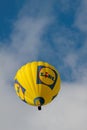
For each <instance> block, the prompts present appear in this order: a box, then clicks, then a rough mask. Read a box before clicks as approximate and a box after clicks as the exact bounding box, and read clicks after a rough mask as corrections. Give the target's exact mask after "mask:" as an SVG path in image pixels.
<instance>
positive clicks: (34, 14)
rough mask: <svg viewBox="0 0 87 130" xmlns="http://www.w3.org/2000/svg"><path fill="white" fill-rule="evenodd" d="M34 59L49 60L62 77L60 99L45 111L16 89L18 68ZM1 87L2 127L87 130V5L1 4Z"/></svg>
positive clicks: (54, 0)
mask: <svg viewBox="0 0 87 130" xmlns="http://www.w3.org/2000/svg"><path fill="white" fill-rule="evenodd" d="M33 60H42V61H46V62H49V63H50V64H52V65H53V66H55V67H56V68H57V69H58V71H59V72H60V76H61V91H60V93H59V96H58V97H57V98H56V99H55V101H54V102H53V103H52V104H49V105H47V106H45V107H43V110H42V112H41V113H38V111H37V109H36V108H33V107H31V106H28V105H25V104H24V103H22V102H21V101H20V100H19V99H18V98H17V96H16V94H15V91H14V88H13V78H14V75H15V72H16V71H17V69H18V68H19V67H20V66H21V65H23V64H25V63H26V62H30V61H33ZM0 86H1V87H0V95H1V99H0V102H1V109H0V115H1V117H0V121H1V122H2V124H1V125H0V128H1V129H3V130H5V129H6V130H14V129H15V130H20V129H21V130H24V129H25V126H26V128H27V129H28V128H29V127H31V129H32V130H33V129H35V128H36V129H38V130H39V129H42V130H43V129H45V130H48V129H50V130H51V129H54V126H56V129H61V130H64V129H65V130H70V129H71V130H73V129H74V130H82V129H84V130H86V129H87V126H86V120H87V93H86V92H87V1H86V0H44V1H41V0H19V1H17V0H15V1H11V0H8V1H6V0H3V1H2V2H0ZM54 106H55V107H54ZM3 113H4V114H3ZM9 113H10V114H9ZM56 113H57V114H56ZM38 114H39V115H38ZM8 119H9V120H8ZM20 121H21V125H20ZM14 122H15V123H14ZM39 122H40V124H39ZM4 123H5V125H4ZM33 123H34V124H33ZM15 124H16V125H15ZM48 124H50V126H49V125H48Z"/></svg>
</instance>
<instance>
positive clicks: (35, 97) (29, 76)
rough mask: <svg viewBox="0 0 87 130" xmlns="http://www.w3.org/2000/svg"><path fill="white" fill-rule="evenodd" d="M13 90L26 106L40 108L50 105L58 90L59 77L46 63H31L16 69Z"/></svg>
mask: <svg viewBox="0 0 87 130" xmlns="http://www.w3.org/2000/svg"><path fill="white" fill-rule="evenodd" d="M14 81H15V82H14V88H15V91H16V94H17V95H18V96H19V97H20V99H21V100H22V101H24V102H26V103H27V104H30V105H33V106H37V107H38V110H41V106H43V105H46V104H48V103H50V102H51V101H52V100H53V99H54V98H55V97H56V96H57V95H58V92H59V90H60V75H59V73H58V72H57V70H56V69H55V68H54V67H53V66H52V65H50V64H48V63H47V62H42V61H33V62H29V63H26V64H25V65H23V66H22V67H21V68H19V69H18V71H17V72H16V75H15V77H14Z"/></svg>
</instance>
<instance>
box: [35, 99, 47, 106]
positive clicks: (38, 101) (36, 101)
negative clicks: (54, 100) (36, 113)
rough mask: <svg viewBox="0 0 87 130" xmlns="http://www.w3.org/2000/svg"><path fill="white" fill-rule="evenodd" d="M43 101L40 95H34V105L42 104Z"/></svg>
mask: <svg viewBox="0 0 87 130" xmlns="http://www.w3.org/2000/svg"><path fill="white" fill-rule="evenodd" d="M44 102H45V100H44V98H42V97H36V98H35V99H34V105H35V106H38V107H40V106H42V105H43V104H44Z"/></svg>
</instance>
